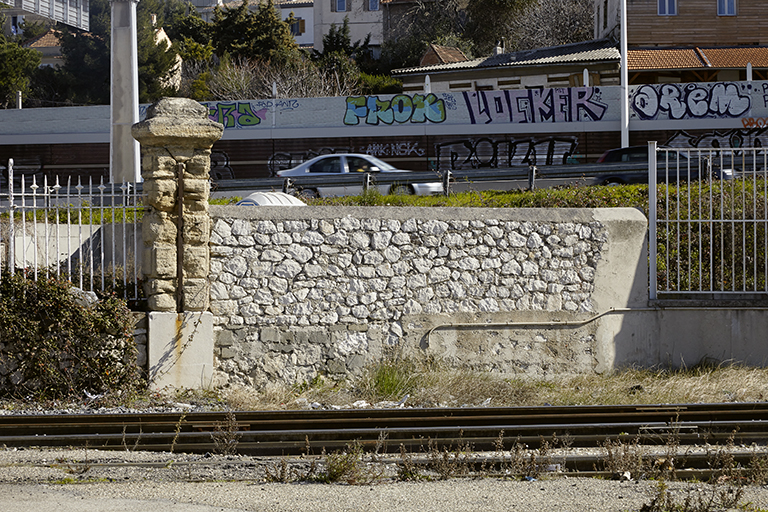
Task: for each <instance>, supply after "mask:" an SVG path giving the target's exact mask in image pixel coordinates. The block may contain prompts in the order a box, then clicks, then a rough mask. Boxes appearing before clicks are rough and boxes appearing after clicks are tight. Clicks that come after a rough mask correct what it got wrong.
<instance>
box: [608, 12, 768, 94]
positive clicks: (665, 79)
mask: <svg viewBox="0 0 768 512" xmlns="http://www.w3.org/2000/svg"><path fill="white" fill-rule="evenodd" d="M624 2H625V3H626V6H627V46H628V54H627V66H628V70H629V83H630V84H643V83H676V82H715V81H738V80H746V79H747V65H748V64H751V67H752V78H754V79H755V80H765V79H768V30H766V29H768V14H766V10H765V1H764V0H629V1H628V0H624ZM621 3H622V0H595V37H596V38H604V37H613V38H615V39H616V40H617V41H618V40H619V32H620V14H621Z"/></svg>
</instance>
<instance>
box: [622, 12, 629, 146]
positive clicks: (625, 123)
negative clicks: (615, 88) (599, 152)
mask: <svg viewBox="0 0 768 512" xmlns="http://www.w3.org/2000/svg"><path fill="white" fill-rule="evenodd" d="M628 82H629V72H628V71H627V0H621V147H623V148H626V147H628V146H629V96H628V95H629V83H628Z"/></svg>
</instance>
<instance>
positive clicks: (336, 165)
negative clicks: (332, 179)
mask: <svg viewBox="0 0 768 512" xmlns="http://www.w3.org/2000/svg"><path fill="white" fill-rule="evenodd" d="M309 172H312V173H331V172H332V173H340V172H341V157H340V156H329V157H328V158H323V159H321V160H318V161H317V162H315V163H314V164H312V165H310V166H309Z"/></svg>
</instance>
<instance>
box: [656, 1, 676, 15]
mask: <svg viewBox="0 0 768 512" xmlns="http://www.w3.org/2000/svg"><path fill="white" fill-rule="evenodd" d="M676 15H677V0H659V16H676Z"/></svg>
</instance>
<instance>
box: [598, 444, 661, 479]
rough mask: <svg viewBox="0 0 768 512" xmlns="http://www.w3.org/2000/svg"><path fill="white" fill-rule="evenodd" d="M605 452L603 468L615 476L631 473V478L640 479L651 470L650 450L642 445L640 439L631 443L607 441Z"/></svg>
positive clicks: (603, 445)
mask: <svg viewBox="0 0 768 512" xmlns="http://www.w3.org/2000/svg"><path fill="white" fill-rule="evenodd" d="M602 447H603V449H604V450H605V458H604V459H603V467H604V470H605V471H608V472H610V473H612V474H613V475H614V476H620V475H624V474H627V473H629V474H630V475H631V478H635V479H636V478H638V477H639V476H640V475H642V474H644V473H645V472H647V471H648V470H649V468H650V466H649V458H648V449H647V448H646V447H645V446H643V445H641V444H640V438H639V437H635V438H634V439H633V440H632V441H631V442H629V443H625V442H622V440H620V439H617V440H613V441H612V440H611V439H606V440H605V442H604V443H603V444H602Z"/></svg>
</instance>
